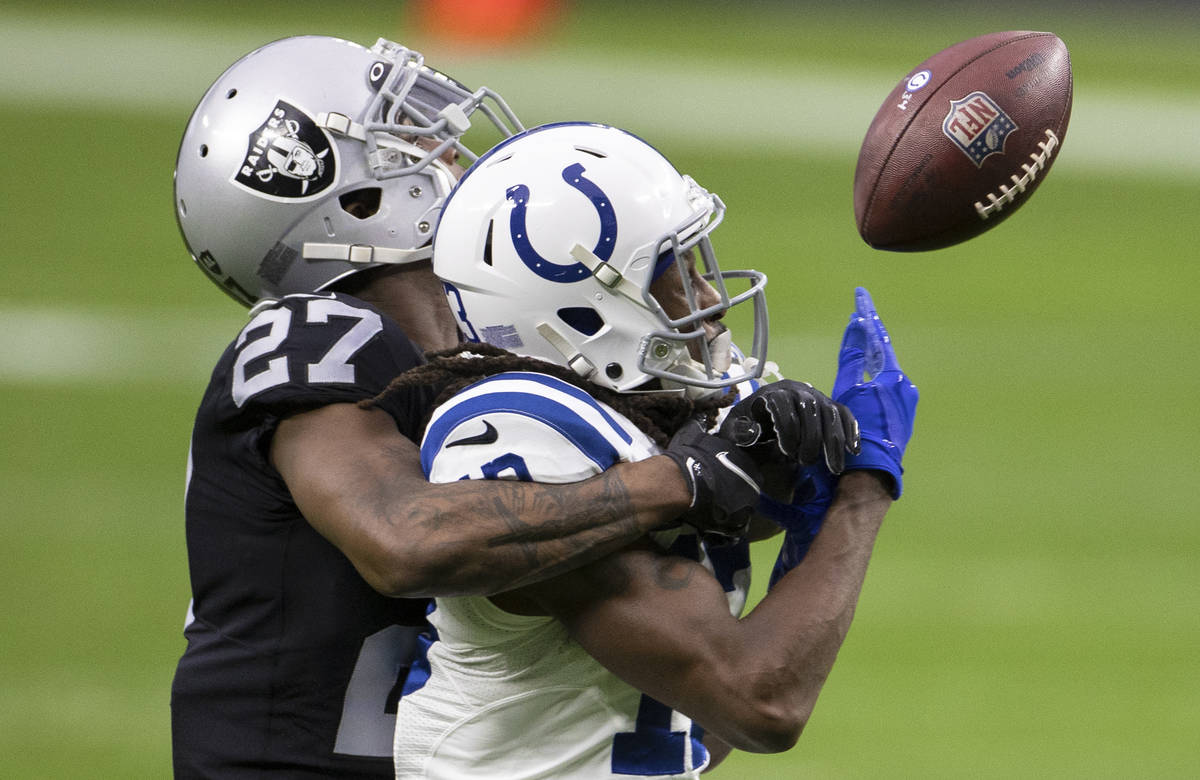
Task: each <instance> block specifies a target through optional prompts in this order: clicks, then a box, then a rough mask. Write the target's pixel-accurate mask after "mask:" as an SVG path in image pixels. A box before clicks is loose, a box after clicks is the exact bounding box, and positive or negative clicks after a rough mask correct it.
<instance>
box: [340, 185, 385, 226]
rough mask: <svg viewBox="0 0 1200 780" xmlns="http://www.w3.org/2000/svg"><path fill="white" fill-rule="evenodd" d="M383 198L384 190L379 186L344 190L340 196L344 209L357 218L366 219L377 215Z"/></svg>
mask: <svg viewBox="0 0 1200 780" xmlns="http://www.w3.org/2000/svg"><path fill="white" fill-rule="evenodd" d="M382 198H383V190H382V189H380V188H379V187H364V188H363V189H361V190H353V191H351V192H344V193H342V194H341V195H340V196H338V202H339V203H340V204H341V205H342V211H344V212H346V213H347V214H349V215H350V216H352V217H354V218H355V219H366V218H368V217H373V216H375V214H376V213H378V211H379V203H380V201H381V200H382Z"/></svg>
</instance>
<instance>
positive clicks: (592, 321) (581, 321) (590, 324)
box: [556, 306, 604, 336]
mask: <svg viewBox="0 0 1200 780" xmlns="http://www.w3.org/2000/svg"><path fill="white" fill-rule="evenodd" d="M556 313H557V314H558V318H559V319H560V320H562V321H563V322H565V323H566V324H568V325H570V326H571V327H572V328H574V329H575V330H577V331H579V332H580V333H582V334H583V335H585V336H595V335H596V334H597V333H599V332H600V329H601V328H603V327H604V319H603V318H602V317H601V316H600V315H599V313H597V311H596V310H595V309H589V308H587V307H586V306H571V307H568V308H563V309H559V310H558V312H556Z"/></svg>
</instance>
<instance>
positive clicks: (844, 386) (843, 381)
mask: <svg viewBox="0 0 1200 780" xmlns="http://www.w3.org/2000/svg"><path fill="white" fill-rule="evenodd" d="M866 324H867V321H866V320H865V319H863V318H862V317H859V316H858V315H857V314H852V315H851V316H850V324H848V325H847V326H846V332H845V334H843V336H842V348H841V350H840V351H839V352H838V369H837V377H836V378H835V379H834V380H833V397H834V398H839V397H841V395H842V393H844V392H846V391H847V390H849V389H850V388H851V387H854V386H855V385H857V384H858V383H860V382H862V381H863V371H864V370H865V369H866V365H867V331H866Z"/></svg>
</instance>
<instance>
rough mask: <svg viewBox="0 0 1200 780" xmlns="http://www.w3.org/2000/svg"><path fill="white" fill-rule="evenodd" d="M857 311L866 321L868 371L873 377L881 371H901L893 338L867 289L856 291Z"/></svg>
mask: <svg viewBox="0 0 1200 780" xmlns="http://www.w3.org/2000/svg"><path fill="white" fill-rule="evenodd" d="M854 304H855V311H856V313H857V314H858V316H859V317H862V318H863V319H864V320H866V328H867V361H866V369H867V373H869V374H870V375H871V376H872V377H875V376H878V375H879V373H880V372H881V371H899V370H900V364H899V363H898V362H897V361H896V352H895V350H894V349H893V347H892V338H891V336H889V335H888V332H887V328H886V327H885V326H884V324H883V320H881V319H879V313H878V312H877V311H876V310H875V302H874V301H873V300H871V294H870V293H869V292H867V290H866V288H865V287H858V288H855V290H854Z"/></svg>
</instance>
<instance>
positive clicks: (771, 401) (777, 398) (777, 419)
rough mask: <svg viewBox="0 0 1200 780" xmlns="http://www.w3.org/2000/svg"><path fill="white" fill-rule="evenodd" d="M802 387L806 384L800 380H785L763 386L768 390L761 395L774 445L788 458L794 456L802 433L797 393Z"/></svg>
mask: <svg viewBox="0 0 1200 780" xmlns="http://www.w3.org/2000/svg"><path fill="white" fill-rule="evenodd" d="M804 387H806V385H803V384H802V383H800V382H793V381H790V380H785V381H784V382H777V383H775V384H774V385H767V387H766V388H763V389H764V390H768V391H769V392H766V393H764V395H763V396H762V406H763V409H764V410H765V411H766V414H767V417H768V419H769V420H770V425H771V431H772V432H773V433H774V436H775V446H776V448H778V450H779V453H780V454H781V455H782V456H783V457H784V458H785V459H788V460H791V459H792V458H794V457H795V456H796V447H797V444H798V441H799V439H800V437H801V436H802V435H803V421H802V420H801V419H800V414H801V413H802V402H801V400H800V398H799V393H800V392H802V389H803V388H804ZM759 392H762V391H759Z"/></svg>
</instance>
